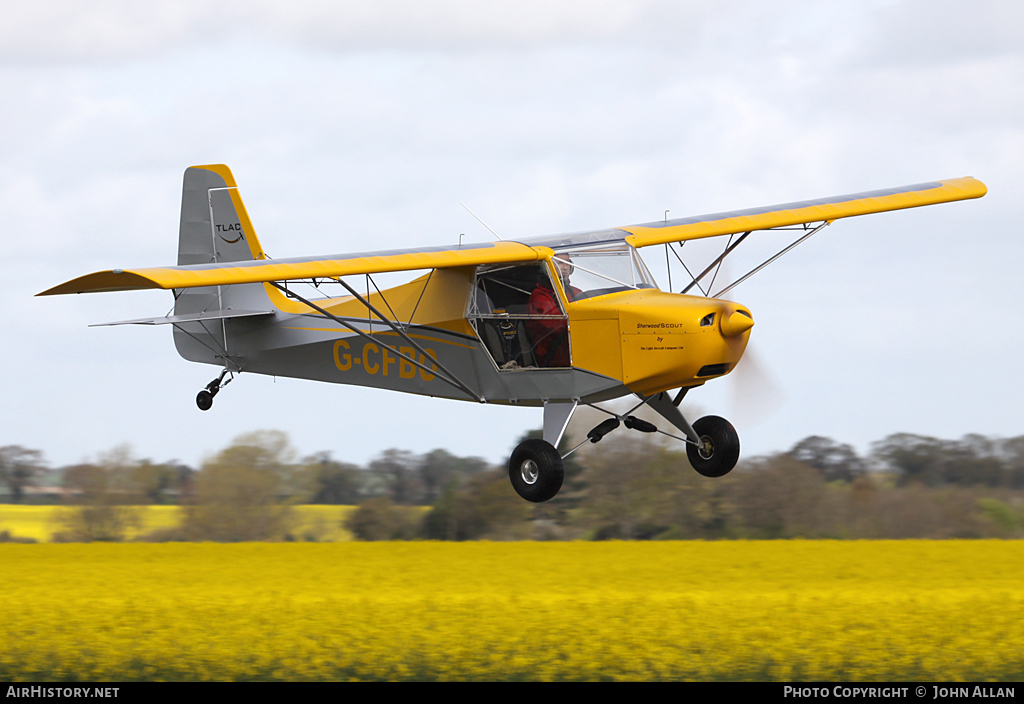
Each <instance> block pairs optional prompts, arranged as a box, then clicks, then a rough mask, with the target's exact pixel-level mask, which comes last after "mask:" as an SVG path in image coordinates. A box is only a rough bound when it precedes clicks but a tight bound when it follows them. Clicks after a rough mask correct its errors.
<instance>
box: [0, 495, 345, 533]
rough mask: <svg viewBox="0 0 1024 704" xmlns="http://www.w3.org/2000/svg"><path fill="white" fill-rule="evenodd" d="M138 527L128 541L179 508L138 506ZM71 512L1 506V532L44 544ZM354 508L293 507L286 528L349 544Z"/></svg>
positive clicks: (169, 523) (175, 517) (175, 520)
mask: <svg viewBox="0 0 1024 704" xmlns="http://www.w3.org/2000/svg"><path fill="white" fill-rule="evenodd" d="M135 509H136V510H137V511H138V512H139V517H140V519H141V523H140V525H139V526H138V527H137V528H134V529H132V530H129V531H128V534H127V535H126V536H125V537H126V538H127V539H129V540H131V539H134V538H136V537H138V536H140V535H145V534H146V533H150V532H152V531H154V530H157V529H160V528H172V527H174V526H176V525H178V524H179V523H180V521H181V508H180V507H178V506H137V507H135ZM68 510H71V509H68V508H65V507H63V506H22V505H17V504H0V531H7V532H8V533H9V534H10V535H12V536H14V537H16V538H31V539H33V540H37V541H39V542H46V541H49V540H51V539H52V538H53V534H54V533H56V532H58V531H60V530H62V529H63V527H62V526H61V521H60V516H61V513H62V512H63V511H68ZM353 510H355V506H328V505H304V506H293V507H292V513H293V520H292V522H291V524H290V526H289V528H290V530H291V533H292V535H294V536H295V538H296V539H298V540H315V541H320V542H323V541H325V540H351V539H352V535H351V534H350V533H349V532H348V531H347V530H345V529H344V528H342V527H341V523H342V521H343V520H344V518H345V516H346V515H348V513H349V512H351V511H353Z"/></svg>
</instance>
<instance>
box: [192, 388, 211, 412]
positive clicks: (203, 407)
mask: <svg viewBox="0 0 1024 704" xmlns="http://www.w3.org/2000/svg"><path fill="white" fill-rule="evenodd" d="M196 405H197V406H199V410H200V411H208V410H210V409H211V408H212V407H213V394H211V393H210V392H209V391H207V390H206V389H203V390H202V391H200V392H199V394H198V395H197V396H196Z"/></svg>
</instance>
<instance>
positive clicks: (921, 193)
mask: <svg viewBox="0 0 1024 704" xmlns="http://www.w3.org/2000/svg"><path fill="white" fill-rule="evenodd" d="M987 192H988V189H987V188H985V184H983V183H982V182H981V181H978V180H977V179H974V178H970V177H967V178H955V179H949V180H945V181H932V182H930V183H918V184H915V185H912V186H902V187H899V188H887V189H884V190H880V191H866V192H864V193H852V194H849V195H845V196H833V197H831V198H819V199H817V200H805V201H800V202H796V203H783V204H781V205H770V206H766V207H762V208H750V209H748V210H734V211H730V212H726V213H714V214H711V215H698V216H695V217H688V218H674V219H671V220H664V221H659V222H648V223H642V224H640V225H626V226H624V227H617V228H612V229H608V230H596V231H593V232H578V233H572V234H566V235H552V236H546V237H531V238H528V239H523V240H520V242H523V243H524V244H530V245H534V246H547V247H554V248H558V247H569V246H574V245H584V244H600V243H605V242H613V241H626V242H628V243H629V244H631V245H633V246H634V247H648V246H651V245H656V244H666V243H668V242H684V241H686V240H697V239H703V238H705V237H718V236H720V235H734V234H738V233H741V232H753V231H757V230H769V229H772V228H778V227H789V226H792V225H803V224H807V223H816V222H832V221H833V220H838V219H840V218H849V217H853V216H855V215H869V214H871V213H884V212H886V211H889V210H902V209H904V208H917V207H920V206H922V205H934V204H936V203H949V202H952V201H957V200H967V199H969V198H980V197H982V196H983V195H985V194H986V193H987Z"/></svg>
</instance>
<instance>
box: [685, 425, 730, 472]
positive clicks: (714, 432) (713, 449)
mask: <svg viewBox="0 0 1024 704" xmlns="http://www.w3.org/2000/svg"><path fill="white" fill-rule="evenodd" d="M693 430H694V432H696V433H697V435H699V436H700V445H691V444H689V443H687V445H686V456H687V457H688V458H689V460H690V465H691V466H693V468H694V469H695V470H697V473H698V474H702V475H704V476H705V477H723V476H725V475H726V474H728V473H729V472H731V471H732V468H733V467H735V466H736V461H737V460H739V458H740V436H739V435H737V434H736V429H735V428H733V427H732V423H730V422H729V421H727V420H726V419H725V418H719V417H718V416H704V417H703V418H701V419H700V420H698V421H697V422H696V423H694V424H693Z"/></svg>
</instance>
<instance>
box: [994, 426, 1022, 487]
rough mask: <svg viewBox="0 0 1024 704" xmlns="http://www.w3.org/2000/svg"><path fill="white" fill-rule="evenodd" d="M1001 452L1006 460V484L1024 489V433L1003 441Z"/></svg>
mask: <svg viewBox="0 0 1024 704" xmlns="http://www.w3.org/2000/svg"><path fill="white" fill-rule="evenodd" d="M999 454H1000V456H1001V457H1002V458H1003V462H1004V467H1005V472H1006V474H1005V477H1006V480H1005V481H1006V486H1007V487H1010V488H1012V489H1024V435H1020V436H1018V437H1015V438H1009V439H1007V440H1004V441H1002V442H1001V443H1000V446H999Z"/></svg>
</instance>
